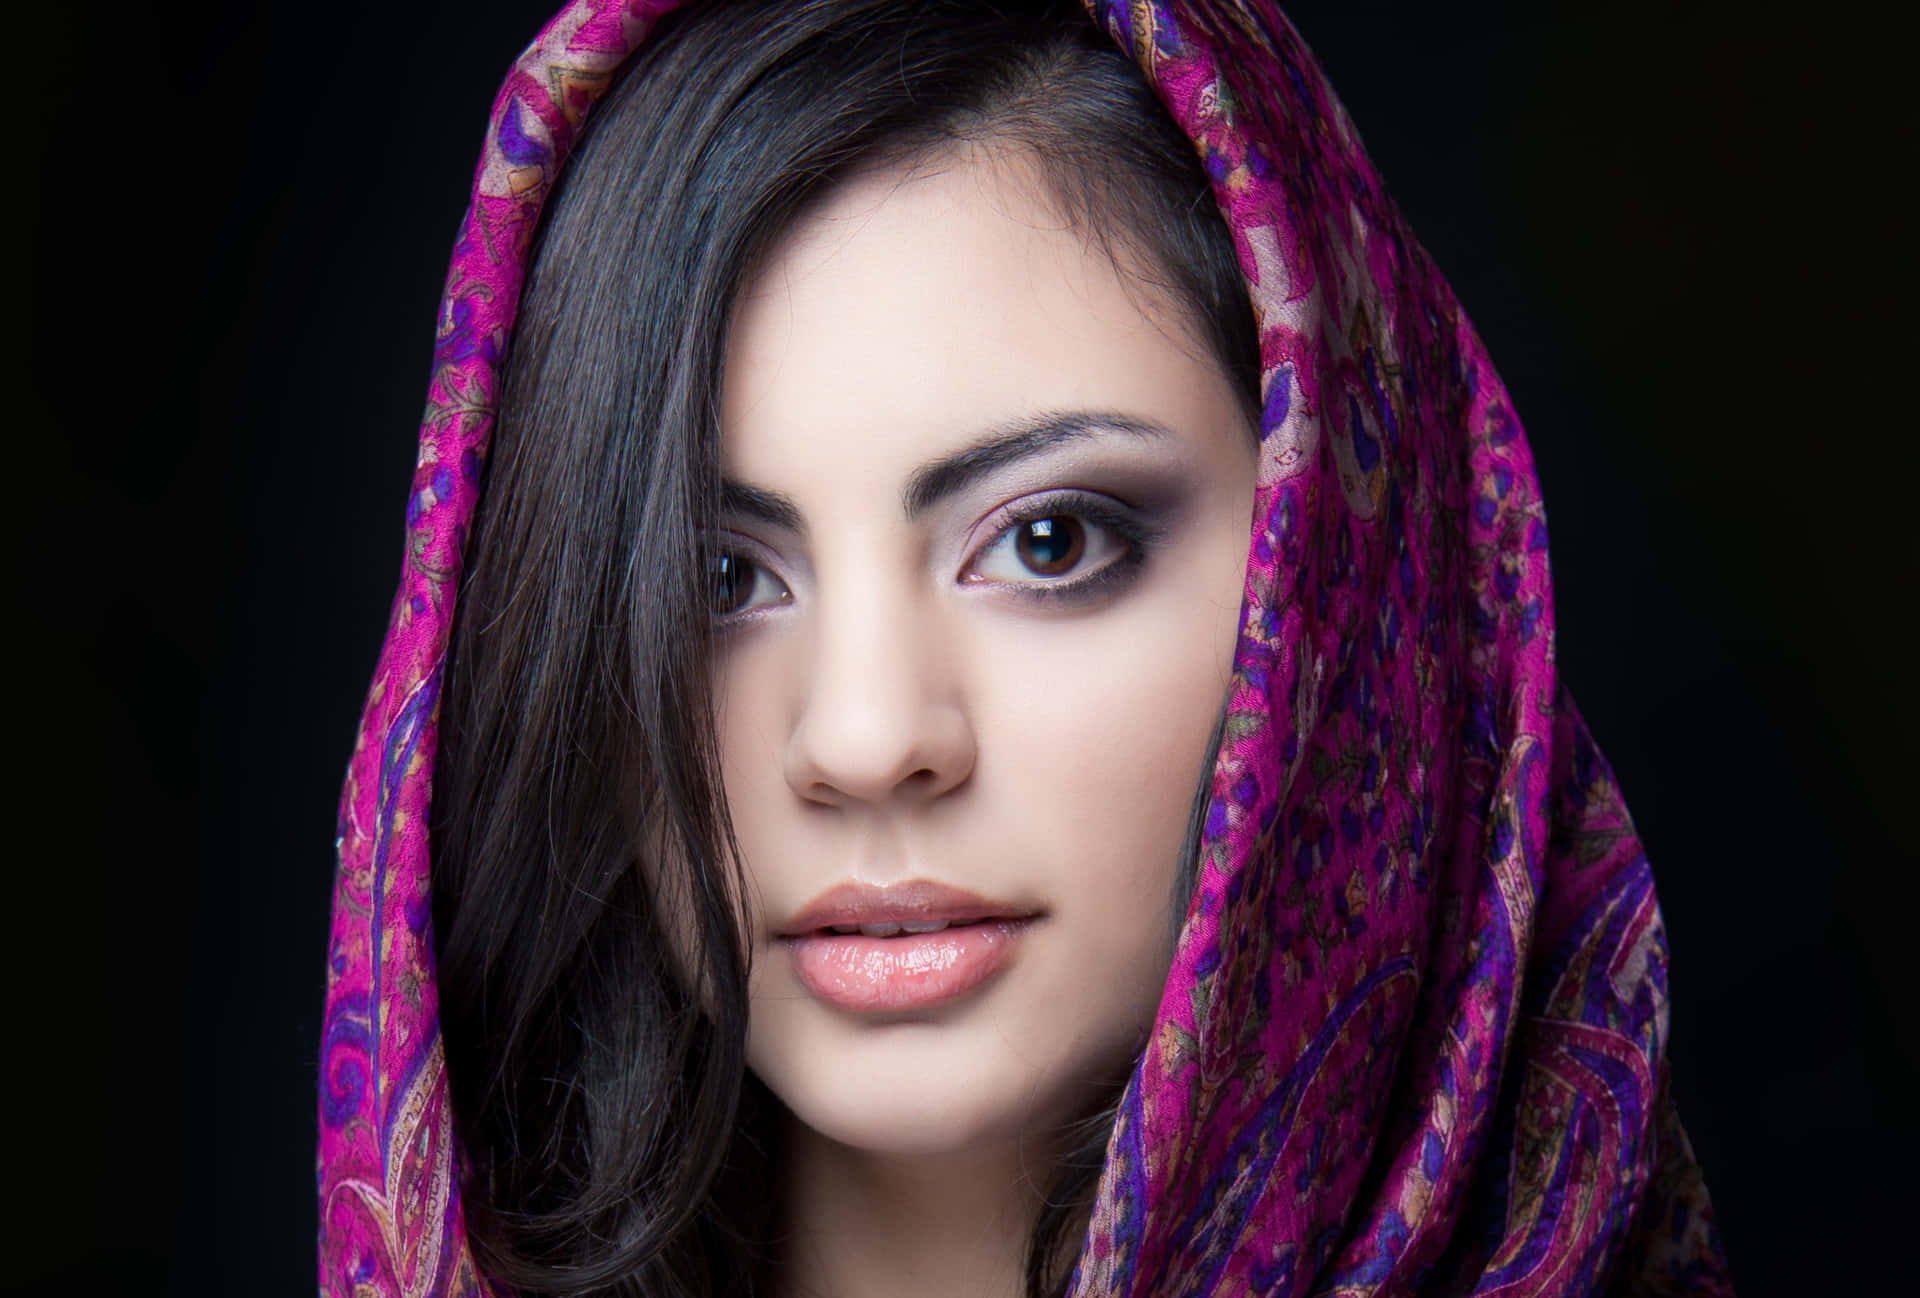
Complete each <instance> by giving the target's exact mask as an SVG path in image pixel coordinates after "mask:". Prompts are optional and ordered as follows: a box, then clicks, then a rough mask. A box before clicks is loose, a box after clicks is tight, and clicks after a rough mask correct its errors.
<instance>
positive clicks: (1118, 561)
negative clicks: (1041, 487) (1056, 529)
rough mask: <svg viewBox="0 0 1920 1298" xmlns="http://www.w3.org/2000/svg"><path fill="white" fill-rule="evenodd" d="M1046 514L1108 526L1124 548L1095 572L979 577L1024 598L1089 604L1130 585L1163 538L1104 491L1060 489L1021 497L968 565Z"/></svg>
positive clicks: (1066, 604)
mask: <svg viewBox="0 0 1920 1298" xmlns="http://www.w3.org/2000/svg"><path fill="white" fill-rule="evenodd" d="M1043 518H1074V519H1078V520H1079V521H1080V522H1082V523H1089V524H1091V525H1093V526H1094V527H1097V528H1103V529H1105V530H1106V531H1108V532H1110V533H1112V534H1113V536H1114V538H1115V539H1116V540H1117V541H1118V543H1119V546H1120V553H1119V554H1118V555H1117V556H1115V557H1114V558H1112V559H1110V560H1108V561H1107V562H1106V563H1103V564H1101V565H1100V566H1099V567H1098V568H1095V569H1094V570H1093V571H1092V572H1088V573H1082V574H1081V575H1080V576H1077V577H1063V578H1058V579H1054V578H1047V577H1037V578H1035V579H1034V580H1032V581H1029V582H1014V581H995V582H988V581H987V579H985V578H974V579H973V580H974V581H976V582H979V583H980V584H983V585H985V584H991V585H996V586H1003V587H1005V588H1006V593H1007V594H1008V595H1009V596H1011V597H1013V598H1015V599H1019V600H1028V601H1032V602H1035V603H1046V604H1053V605H1061V606H1072V605H1077V604H1088V603H1092V602H1094V601H1095V600H1097V599H1099V598H1100V597H1101V596H1102V595H1105V594H1108V593H1110V592H1112V591H1115V590H1117V589H1118V588H1120V587H1122V586H1124V585H1125V584H1126V583H1127V582H1128V581H1129V580H1130V579H1131V578H1132V577H1133V576H1134V575H1135V574H1137V573H1138V572H1139V571H1140V568H1141V565H1143V564H1144V563H1145V562H1146V560H1147V554H1148V552H1149V551H1150V550H1151V549H1152V548H1153V543H1154V541H1155V540H1156V539H1157V538H1158V532H1157V529H1155V528H1153V527H1150V526H1149V525H1148V524H1147V523H1145V522H1144V521H1143V520H1141V519H1139V518H1136V517H1134V516H1132V515H1130V514H1127V513H1124V512H1122V511H1121V510H1119V509H1116V508H1114V507H1113V505H1111V504H1110V503H1108V502H1107V501H1106V500H1105V499H1104V498H1102V497H1100V496H1094V495H1090V494H1088V493H1086V492H1080V491H1065V492H1057V493H1055V494H1053V495H1050V496H1043V497H1040V498H1039V499H1037V500H1028V501H1023V502H1021V503H1020V504H1019V505H1018V506H1017V507H1015V508H1014V509H1013V510H1012V511H1011V512H1010V513H1008V514H1007V515H1006V517H1005V518H1004V520H1003V521H1002V522H1001V524H1000V526H999V527H997V528H995V529H994V532H993V535H992V537H990V538H989V539H988V540H987V543H986V544H985V545H982V546H981V547H980V548H979V549H977V550H975V551H974V552H973V555H972V556H971V557H970V558H969V559H968V560H967V563H968V566H969V567H971V566H972V565H973V564H974V563H976V562H978V561H979V559H980V558H981V557H982V556H983V555H986V554H988V553H990V552H992V551H993V550H994V549H995V548H996V547H998V546H999V545H1001V544H1002V543H1003V542H1005V541H1006V539H1007V538H1008V537H1009V536H1011V535H1012V534H1013V533H1014V532H1016V531H1018V530H1019V529H1020V528H1023V527H1026V526H1028V525H1029V524H1032V523H1037V522H1039V521H1040V520H1041V519H1043Z"/></svg>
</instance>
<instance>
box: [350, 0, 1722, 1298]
mask: <svg viewBox="0 0 1920 1298" xmlns="http://www.w3.org/2000/svg"><path fill="white" fill-rule="evenodd" d="M674 2H675V0H574V2H573V3H571V4H569V5H568V6H567V8H566V9H565V10H564V11H563V12H562V13H561V14H560V15H559V16H558V17H557V18H555V19H554V20H553V21H552V22H551V23H550V24H548V26H547V27H546V29H545V30H544V31H542V32H541V34H540V35H539V37H538V39H536V40H535V42H534V43H533V45H532V46H531V47H529V48H528V50H527V51H526V52H525V54H523V55H522V56H521V58H520V60H519V61H518V63H517V64H516V65H515V66H514V68H513V70H512V72H511V73H510V74H509V76H508V78H507V81H506V84H505V85H504V86H503V87H502V88H501V90H500V93H499V95H498V97H497V98H496V99H495V101H494V105H493V114H492V119H491V124H490V127H489V130H488V133H487V139H486V146H485V152H484V153H483V155H482V157H481V160H480V164H479V167H478V170H477V172H476V176H475V180H474V188H473V200H472V206H471V207H470V209H469V211H468V213H467V216H466V219H465V222H464V224H463V226H462V228H461V233H460V237H459V240H458V243H457V245H456V246H455V249H454V254H453V264H452V268H451V270H450V272H449V275H448V278H447V286H446V292H445V296H444V298H443V300H442V303H441V307H440V318H439V333H438V343H437V347H436V349H435V353H434V368H433V375H432V380H431V383H430V386H429V389H428V401H427V408H426V413H425V417H424V419H423V422H422V424H421V428H420V453H419V461H418V465H417V467H416V469H415V472H414V478H413V486H412V491H411V494H410V496H409V498H408V503H407V515H406V558H405V564H404V568H403V570H402V576H401V583H400V589H399V593H398V595H397V597H396V599H395V602H394V606H393V614H392V621H391V625H390V627H389V630H388V633H387V638H386V643H385V645H384V647H383V649H382V651H381V655H380V661H379V666H378V669H377V671H376V673H375V675H374V680H373V686H372V689H371V691H370V693H369V695H368V698H367V703H366V709H365V713H364V715H363V717H362V720H361V724H360V731H359V737H358V740H357V743H356V745H355V748H354V752H353V757H352V760H351V763H350V765H349V768H348V772H347V779H346V786H345V789H344V791H343V793H342V796H341V802H340V822H339V834H340V836H339V841H338V850H339V868H338V875H337V879H336V883H335V891H334V903H333V927H332V937H331V942H330V946H329V951H328V977H327V999H326V1015H325V1025H324V1042H323V1053H322V1057H321V1084H320V1146H319V1165H318V1171H319V1193H320V1217H321V1227H320V1255H319V1263H320V1292H321V1293H322V1294H323V1295H327V1296H329V1298H349V1296H350V1295H364V1294H379V1295H402V1294H404V1295H440V1294H449V1295H453V1294H458V1295H466V1294H484V1293H486V1292H488V1289H487V1287H486V1285H485V1284H484V1282H483V1281H482V1280H481V1279H480V1278H479V1276H478V1273H477V1271H476V1269H475V1267H474V1265H473V1262H472V1258H471V1254H470V1252H469V1249H468V1243H467V1238H466V1234H465V1230H464V1227H463V1215H462V1209H461V1199H460V1193H459V1180H458V1176H457V1171H456V1168H457V1164H458V1159H459V1156H458V1153H457V1151H456V1150H455V1148H454V1146H453V1135H452V1125H451V1112H450V1108H449V1101H448V1091H447V1083H446V1074H445V1066H444V1061H443V1055H442V1050H441V1038H440V1031H439V1025H438V1019H437V1015H436V1004H437V997H436V992H435V986H434V978H433V962H432V949H431V939H430V933H429V925H428V916H429V907H428V895H429V894H428V875H427V870H428V851H427V833H426V828H427V807H428V800H429V797H430V794H431V787H432V779H433V758H434V748H435V735H436V729H437V707H436V705H437V702H438V697H439V687H440V681H441V665H442V660H443V656H444V654H445V651H446V647H447V640H448V633H449V629H450V628H451V626H452V622H453V600H454V596H455V592H456V589H457V585H458V578H459V574H460V571H461V546H462V544H463V542H464V539H465V537H466V535H467V530H468V528H467V524H468V520H469V519H470V518H471V517H472V515H473V512H474V508H475V503H476V500H477V498H478V494H479V487H478V484H479V482H480V479H481V466H482V462H483V461H484V458H485V456H486V454H487V445H488V438H489V434H490V432H491V430H492V426H493V415H494V409H495V400H496V394H497V392H498V389H499V382H500V376H501V373H502V368H503V356H504V352H505V348H506V344H507V339H508V338H509V336H510V335H511V332H512V328H513V320H514V313H515V310H516V307H517V304H518V300H519V292H520V286H521V281H522V277H523V276H524V274H525V272H526V263H527V257H528V249H529V246H530V244H531V239H532V234H533V231H534V229H535V225H536V223H537V221H538V219H539V215H540V210H541V205H542V203H543V202H544V200H545V199H546V197H547V195H548V194H549V193H550V192H551V190H552V186H553V183H554V180H555V178H556V176H557V175H558V172H559V169H560V167H561V165H562V162H563V161H564V159H565V158H566V156H567V153H568V151H569V149H570V148H571V147H572V145H573V143H574V141H575V140H576V138H577V137H578V135H579V132H580V128H581V125H582V122H583V120H584V118H585V116H586V114H587V112H588V111H589V110H590V109H591V107H592V105H593V103H594V102H595V100H596V99H597V98H598V97H599V95H600V94H601V93H602V92H603V91H604V90H605V89H606V88H607V86H608V85H609V84H610V82H611V81H612V79H613V77H614V75H615V73H616V71H617V69H618V67H619V66H620V64H621V63H622V61H623V60H624V59H625V58H626V57H627V56H628V55H629V54H630V53H631V52H632V51H633V50H634V49H635V48H636V47H638V46H639V45H640V44H641V42H642V41H643V40H644V39H645V37H646V34H647V32H648V30H649V28H650V27H651V26H652V24H653V22H654V20H655V19H656V18H657V17H658V16H659V15H660V14H661V13H663V12H665V11H667V10H669V9H671V8H673V7H674ZM1089 8H1090V10H1091V11H1092V12H1093V14H1094V17H1095V19H1096V21H1097V22H1098V23H1099V24H1100V25H1101V26H1102V27H1103V28H1104V29H1105V30H1106V31H1107V32H1108V33H1109V34H1110V35H1111V36H1112V38H1113V40H1114V41H1115V43H1116V44H1117V45H1119V46H1120V47H1121V48H1122V49H1124V50H1126V51H1127V52H1128V53H1129V54H1131V55H1132V56H1133V58H1134V59H1135V60H1136V61H1137V62H1138V64H1139V66H1140V68H1141V69H1142V71H1143V72H1144V73H1145V74H1146V76H1147V78H1148V80H1149V81H1150V82H1151V83H1152V85H1153V86H1154V87H1155V88H1156V89H1157V91H1158V94H1159V96H1160V98H1161V100H1162V102H1163V103H1164V104H1165V105H1166V107H1167V108H1168V110H1169V111H1170V112H1171V113H1172V115H1173V117H1174V119H1175V120H1176V121H1177V122H1178V123H1179V124H1180V126H1181V127H1182V128H1183V129H1184V130H1185V131H1186V133H1187V134H1188V135H1189V136H1190V137H1191V138H1192V140H1193V141H1194V143H1195V146H1196V148H1197V149H1198V150H1199V151H1200V154H1201V156H1202V157H1203V159H1204V161H1205V165H1206V169H1207V173H1208V175H1209V176H1210V177H1211V179H1212V182H1213V189H1214V195H1215V198H1216V199H1217V201H1218V203H1219V206H1220V210H1221V212H1222V213H1223V215H1224V216H1225V218H1226V221H1227V223H1228V225H1229V227H1230V228H1231V231H1232V236H1233V241H1234V245H1235V249H1236V251H1237V252H1238V254H1239V260H1240V265H1241V267H1242V269H1243V271H1244V272H1245V276H1246V282H1247V290H1248V292H1249V294H1250V295H1251V298H1252V301H1253V306H1254V311H1255V317H1256V319H1257V321H1258V324H1259V330H1260V359H1261V381H1262V387H1261V391H1262V394H1263V402H1264V409H1263V415H1262V419H1261V426H1260V435H1261V439H1262V450H1261V455H1260V466H1259V484H1258V489H1257V496H1256V506H1255V525H1254V529H1253V542H1252V548H1251V553H1250V554H1249V555H1248V558H1247V575H1246V593H1245V604H1244V607H1243V610H1242V617H1241V624H1240V635H1239V643H1238V647H1237V650H1236V653H1235V659H1234V681H1233V687H1232V694H1231V700H1230V705H1229V712H1228V718H1227V727H1226V738H1225V741H1224V743H1223V745H1222V748H1221V751H1220V754H1219V757H1218V761H1217V764H1216V766H1215V769H1214V773H1213V783H1212V804H1211V810H1210V814H1209V816H1208V818H1207V822H1206V827H1205V834H1204V839H1203V847H1202V857H1201V864H1200V877H1199V883H1198V887H1197V890H1196V893H1195V896H1194V900H1193V903H1192V906H1191V909H1190V910H1189V913H1188V915H1187V918H1186V922H1185V926H1184V928H1183V930H1182V932H1181V935H1180V939H1179V944H1178V950H1177V954H1176V955H1175V958H1174V962H1173V967H1172V971H1171V972H1170V974H1169V976H1168V979H1167V983H1166V988H1165V991H1164V993H1163V995H1162V999H1161V1002H1160V1007H1159V1012H1158V1016H1157V1019H1156V1022H1155V1025H1154V1030H1153V1035H1152V1038H1151V1040H1150V1042H1149V1044H1148V1047H1147V1049H1146V1050H1145V1052H1144V1054H1143V1055H1142V1057H1141V1059H1140V1061H1139V1063H1138V1065H1137V1066H1136V1068H1135V1070H1134V1072H1133V1074H1132V1077H1131V1079H1130V1081H1129V1083H1128V1085H1127V1088H1126V1091H1125V1094H1124V1096H1123V1098H1122V1101H1121V1105H1120V1109H1119V1114H1118V1118H1117V1121H1116V1125H1115V1128H1114V1132H1113V1137H1112V1141H1111V1143H1110V1145H1109V1146H1108V1153H1107V1159H1106V1164H1105V1167H1104V1170H1103V1173H1102V1176H1101V1179H1100V1183H1099V1190H1098V1197H1097V1200H1096V1204H1095V1210H1094V1217H1093V1221H1092V1225H1091V1227H1090V1229H1089V1232H1088V1235H1087V1238H1086V1240H1085V1243H1084V1245H1083V1247H1082V1250H1081V1253H1080V1257H1079V1261H1078V1265H1077V1269H1076V1272H1075V1278H1074V1282H1073V1288H1072V1292H1073V1293H1074V1294H1075V1295H1076V1296H1078V1298H1094V1296H1095V1295H1098V1296H1101V1298H1121V1296H1123V1295H1133V1296H1145V1295H1155V1296H1156V1298H1160V1296H1167V1298H1171V1296H1173V1295H1215V1294H1218V1295H1226V1294H1241V1293H1248V1292H1258V1293H1262V1294H1276V1295H1304V1294H1309V1293H1311V1294H1315V1295H1342V1296H1345V1295H1363V1294H1365V1295H1373V1294H1383V1295H1384V1294H1412V1293H1474V1294H1494V1293H1500V1294H1514V1295H1520V1294H1600V1293H1606V1294H1615V1293H1634V1294H1639V1293H1648V1294H1670V1293H1671V1294H1680V1293H1705V1294H1730V1293H1731V1289H1730V1287H1729V1285H1728V1282H1727V1279H1726V1267H1725V1262H1724V1260H1723V1259H1722V1256H1721V1253H1720V1248H1719V1244H1718V1240H1717V1237H1716V1235H1715V1232H1714V1228H1713V1222H1712V1214H1711V1211H1710V1209H1709V1206H1708V1201H1707V1194H1706V1189H1705V1186H1704V1185H1703V1184H1702V1182H1701V1179H1700V1175H1699V1171H1698V1168H1697V1167H1696V1165H1695V1163H1694V1160H1693V1157H1692V1153H1691V1151H1690V1149H1689V1148H1688V1145H1687V1141H1686V1136H1685V1134H1684V1133H1683V1132H1682V1130H1681V1127H1680V1124H1679V1121H1678V1119H1677V1117H1676V1115H1675V1112H1674V1107H1673V1103H1672V1100H1671V1097H1670V1093H1669V1089H1668V1081H1667V1062H1666V1047H1667V1024H1668V1016H1667V995H1666V967H1667V946H1666V940H1665V935H1664V931H1663V927H1662V923H1661V917H1660V911H1659V907H1658V905H1657V903H1656V900H1655V896H1654V889H1653V880H1652V876H1651V875H1650V873H1649V871H1648V866H1647V860H1646V856H1645V854H1644V853H1643V851H1642V849H1641V845H1640V842H1639V839H1638V838H1637V836H1636V835H1635V832H1634V828H1633V824H1632V822H1631V820H1629V818H1628V816H1627V811H1626V807H1625V805H1624V804H1623V802H1622V801H1621V798H1620V794H1619V792H1618V789H1617V788H1616V786H1615V783H1614V780H1613V776H1612V773H1611V772H1610V771H1609V769H1608V767H1607V764H1606V762H1605V760H1604V759H1603V758H1602V757H1601V755H1600V753H1599V751H1598V750H1597V749H1596V748H1595V747H1594V744H1593V741H1592V739H1591V738H1590V737H1589V735H1588V733H1587V731H1586V728H1585V726H1584V725H1583V724H1582V722H1581V719H1580V716H1579V713H1578V712H1577V711H1576V710H1575V708H1574V705H1573V701H1572V699H1571V698H1570V697H1569V696H1568V694H1567V692H1566V690H1565V689H1564V688H1563V687H1562V686H1561V685H1560V683H1559V681H1558V679H1557V676H1556V674H1555V667H1554V613H1553V597H1552V586H1551V582H1550V580H1549V575H1548V560H1547V531H1546V522H1545V518H1544V515H1543V512H1542V506H1541V500H1540V491H1539V484H1538V482H1537V481H1536V478H1535V475H1534V469H1533V459H1532V454H1531V452H1530V450H1529V449H1528V446H1527V442H1526V439H1525V437H1524V436H1523V435H1522V433H1521V429H1520V424H1519V421H1518V420H1517V418H1516V417H1515V415H1514V412H1513V410H1512V408H1511V405H1510V404H1509V402H1508V399H1507V394H1506V392H1505V391H1504V389H1503V388H1502V387H1501V384H1500V380H1499V378H1498V377H1497V376H1496V375H1495V373H1494V370H1493V367H1492V364H1491V363H1490V362H1489V360H1488V358H1487V355H1486V352H1485V350H1484V349H1483V348H1482V346H1481V344H1480V341H1479V339H1478V338H1477V337H1476V336H1475V334H1474V332H1473V330H1472V327H1471V326H1470V325H1469V323H1468V321H1467V319H1466V317H1465V315H1464V314H1463V312H1462V311H1461V309H1460V307H1459V305H1458V303H1457V302H1456V301H1455V300H1454V298H1453V295H1452V293H1451V292H1450V290H1449V289H1448V288H1447V285H1446V283H1445V282H1444V281H1443V280H1442V278H1441V276H1440V274H1439V272H1438V271H1437V270H1436V269H1435V268H1434V266H1433V264H1432V262H1431V261H1430V260H1429V259H1428V257H1427V254H1426V252H1425V251H1424V250H1423V249H1422V248H1421V247H1420V246H1419V244H1417V243H1416V242H1415V241H1414V239H1413V237H1412V235H1411V234H1410V232H1409V231H1408V230H1407V229H1406V226H1405V223H1404V222H1403V220H1402V218H1401V216H1400V214H1399V212H1398V211H1397V210H1396V209H1395V207H1394V206H1393V203H1392V201H1391V200H1390V199H1389V198H1388V196H1387V195H1386V193H1385V191H1384V190H1383V188H1382V187H1381V184H1380V180H1379V177H1378V175H1377V174H1376V173H1375V171H1374V169H1373V167H1372V165H1371V164H1370V163H1369V162H1368V160H1367V157H1366V155H1365V153H1364V152H1363V151H1362V149H1361V147H1360V143H1359V140H1358V138H1357V136H1356V135H1355V133H1354V130H1353V126H1352V124H1351V123H1350V122H1349V121H1348V119H1347V116H1346V113H1345V111H1344V110H1343V109H1342V108H1341V106H1340V104H1339V102H1338V101H1337V100H1336V99H1335V98H1334V96H1333V93H1332V91H1331V89H1330V88H1329V87H1328V86H1327V83H1326V80H1325V78H1324V77H1323V76H1322V74H1321V72H1320V69H1319V67H1318V66H1317V65H1316V64H1315V62H1314V60H1313V57H1312V56H1311V54H1310V53H1309V52H1308V51H1307V49H1306V47H1305V45H1304V44H1303V43H1302V42H1301V40H1300V38H1299V36H1298V35H1297V34H1296V33H1295V32H1294V30H1293V29H1292V27H1291V26H1290V25H1289V24H1288V22H1287V21H1286V19H1285V18H1284V17H1282V16H1281V14H1280V13H1279V12H1278V11H1277V10H1276V9H1275V8H1274V7H1273V6H1272V5H1271V4H1270V3H1268V2H1267V0H1242V2H1241V3H1239V4H1236V3H1232V2H1231V0H1196V2H1194V3H1178V2H1176V0H1132V2H1131V3H1123V2H1121V0H1089Z"/></svg>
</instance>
